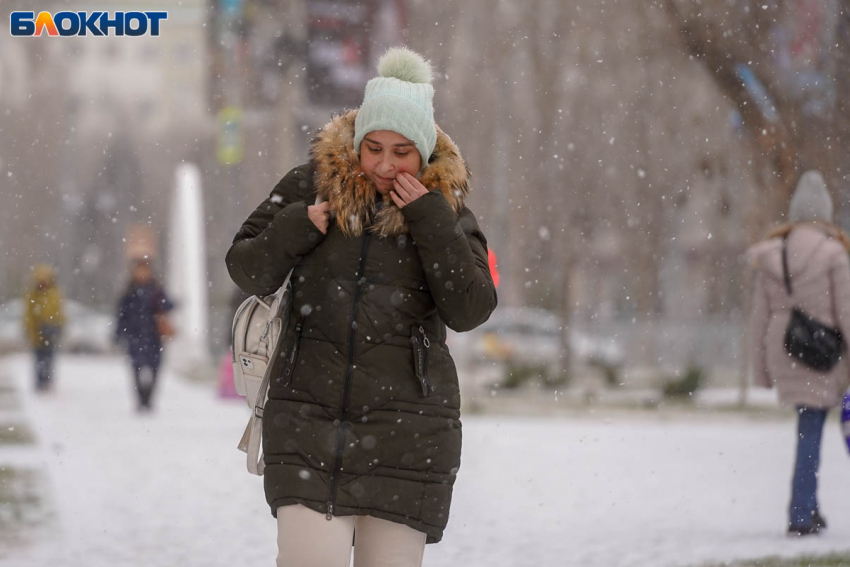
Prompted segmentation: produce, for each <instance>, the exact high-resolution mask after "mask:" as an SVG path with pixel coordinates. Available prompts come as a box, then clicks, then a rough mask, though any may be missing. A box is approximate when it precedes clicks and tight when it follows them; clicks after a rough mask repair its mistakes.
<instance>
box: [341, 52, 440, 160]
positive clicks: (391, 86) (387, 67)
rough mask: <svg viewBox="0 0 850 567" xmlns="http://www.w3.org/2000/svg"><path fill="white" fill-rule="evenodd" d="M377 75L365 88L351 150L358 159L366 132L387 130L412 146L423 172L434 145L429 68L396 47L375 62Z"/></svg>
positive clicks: (426, 64)
mask: <svg viewBox="0 0 850 567" xmlns="http://www.w3.org/2000/svg"><path fill="white" fill-rule="evenodd" d="M378 75H379V76H378V77H375V78H374V79H372V80H370V81H369V82H368V83H367V84H366V94H365V96H364V97H363V104H362V105H361V106H360V110H359V111H358V113H357V118H356V119H355V120H354V149H355V150H356V151H357V153H358V155H359V154H360V143H361V142H362V141H363V138H364V137H365V136H366V134H368V133H369V132H374V131H375V130H391V131H393V132H398V133H399V134H401V135H402V136H404V137H405V138H407V139H408V140H410V141H411V142H413V143H414V144H416V149H417V150H419V155H420V156H422V167H423V168H424V167H425V166H426V165H427V164H428V159H429V158H430V157H431V154H432V153H433V152H434V146H435V145H436V144H437V128H436V126H435V125H434V87H433V86H431V81H432V79H433V74H432V72H431V64H430V63H428V61H426V60H425V59H424V58H423V57H422V56H421V55H419V54H418V53H416V52H414V51H411V50H410V49H407V48H406V47H396V48H392V49H390V50H388V51H387V52H386V53H385V54H384V55H383V56H382V57H381V59H380V61H378Z"/></svg>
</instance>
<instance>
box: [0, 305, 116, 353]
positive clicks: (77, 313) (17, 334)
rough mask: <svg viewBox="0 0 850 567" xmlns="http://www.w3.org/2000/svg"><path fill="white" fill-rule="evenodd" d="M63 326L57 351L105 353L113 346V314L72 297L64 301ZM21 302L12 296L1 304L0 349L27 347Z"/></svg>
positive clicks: (28, 346)
mask: <svg viewBox="0 0 850 567" xmlns="http://www.w3.org/2000/svg"><path fill="white" fill-rule="evenodd" d="M63 309H64V312H65V328H64V329H63V331H62V338H61V340H60V342H59V348H60V350H63V351H67V352H74V353H107V352H110V351H111V350H112V348H113V346H112V337H113V335H114V333H115V327H114V325H115V322H114V320H113V319H114V318H113V316H112V315H110V314H107V313H103V312H101V311H97V310H95V309H92V308H91V307H88V306H86V305H83V304H82V303H80V302H79V301H75V300H73V299H65V300H64V302H63ZM23 316H24V302H23V300H22V299H13V300H11V301H8V302H6V303H4V304H2V305H0V352H12V351H22V350H27V349H29V348H30V345H29V341H27V337H26V333H25V331H24V323H23Z"/></svg>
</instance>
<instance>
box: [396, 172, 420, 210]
mask: <svg viewBox="0 0 850 567" xmlns="http://www.w3.org/2000/svg"><path fill="white" fill-rule="evenodd" d="M393 188H394V189H393V190H392V192H390V197H392V198H393V202H395V204H396V205H398V208H399V209H403V208H404V206H405V205H409V204H410V203H412V202H413V201H415V200H416V199H418V198H419V197H421V196H422V195H425V194H427V193H428V190H427V189H426V188H425V186H424V185H422V184H421V183H420V182H419V180H418V179H416V178H415V177H413V176H412V175H410V174H409V173H399V174H398V176H397V177H396V178H395V179H394V180H393Z"/></svg>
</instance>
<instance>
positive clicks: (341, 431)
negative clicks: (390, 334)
mask: <svg viewBox="0 0 850 567" xmlns="http://www.w3.org/2000/svg"><path fill="white" fill-rule="evenodd" d="M369 236H370V235H369V233H366V235H365V236H364V237H363V247H362V249H361V250H360V265H359V266H358V268H357V282H356V284H355V285H356V287H355V288H354V305H353V306H352V309H351V321H350V322H349V325H348V366H346V368H345V384H344V385H343V392H342V415H341V416H340V421H339V426H338V427H337V433H336V459H335V460H334V469H333V472H332V473H331V492H330V496H329V498H328V505H327V513H326V514H325V518H326V519H327V520H328V521H330V520H332V519H333V517H334V504H335V503H336V488H337V487H336V484H337V480H338V477H339V471H340V469H341V468H342V452H343V450H344V449H345V447H344V445H343V444H344V443H345V423H346V422H347V421H348V398H349V396H350V395H351V372H352V370H353V369H354V338H355V335H356V333H357V329H356V328H355V326H354V325H355V323H356V322H357V313H358V311H359V309H360V290H361V289H362V287H363V283H364V282H361V281H360V280H361V279H362V278H363V272H364V270H365V268H366V253H367V251H368V248H369Z"/></svg>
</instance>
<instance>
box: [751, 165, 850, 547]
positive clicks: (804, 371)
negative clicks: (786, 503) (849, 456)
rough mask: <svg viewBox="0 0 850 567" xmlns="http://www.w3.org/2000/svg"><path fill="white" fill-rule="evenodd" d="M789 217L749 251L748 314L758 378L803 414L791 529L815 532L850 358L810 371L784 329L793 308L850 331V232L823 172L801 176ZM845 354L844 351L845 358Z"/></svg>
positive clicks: (818, 527)
mask: <svg viewBox="0 0 850 567" xmlns="http://www.w3.org/2000/svg"><path fill="white" fill-rule="evenodd" d="M788 218H789V220H790V221H791V222H790V224H786V225H784V226H781V227H779V228H777V229H774V230H773V231H772V232H771V233H770V234H769V236H768V238H767V239H766V240H764V241H762V242H759V243H758V244H756V245H754V246H753V247H752V248H750V250H749V253H748V255H749V259H750V261H751V263H752V265H753V267H754V268H755V282H754V285H755V289H754V295H753V310H752V314H751V319H750V332H751V333H752V335H751V339H752V340H751V344H752V348H753V351H752V360H753V370H754V376H755V382H756V384H758V385H760V386H764V387H766V388H771V387H774V386H775V387H776V389H777V392H778V394H779V400H780V401H781V402H782V403H783V404H784V405H788V406H792V407H795V408H796V409H797V413H798V439H797V458H796V465H795V469H794V478H793V482H792V495H791V504H790V509H789V523H788V531H789V533H791V534H793V535H809V534H812V533H817V532H818V531H819V530H821V529H823V528H825V527H826V522H825V521H824V519H823V517H822V516H821V515H820V511H819V507H818V502H817V470H818V466H819V461H820V444H821V434H822V432H823V424H824V421H825V419H826V415H827V412H828V411H829V409H831V408H833V407H835V406H837V405H838V404H840V403H841V400H842V397H843V394H844V391H845V390H846V388H847V385H848V365H847V362H846V360H842V361H840V362H839V363H838V364H837V365H835V366H834V367H833V368H832V369H831V370H830V371H828V372H819V371H816V370H812V369H810V368H808V367H807V366H805V365H803V364H802V363H800V362H799V361H798V360H797V359H795V358H792V357H790V356H789V355H788V354H787V353H786V351H785V346H784V343H785V331H786V329H787V327H788V322H789V320H790V316H791V310H792V308H794V307H798V308H800V309H802V310H803V311H804V312H805V313H806V314H808V315H809V316H811V317H812V318H814V319H815V320H817V321H818V322H820V323H823V324H824V325H827V326H829V327H832V328H836V329H838V330H840V331H841V332H842V334H843V335H844V337H845V340H846V339H847V338H848V337H850V334H848V331H850V258H848V250H850V239H848V238H847V236H846V235H845V234H844V233H843V232H842V231H841V230H840V229H839V228H838V227H837V226H836V225H835V224H833V216H832V199H831V197H830V195H829V191H828V189H827V187H826V183H825V182H824V180H823V177H822V176H821V174H820V173H818V172H817V171H808V172H806V173H805V174H803V176H802V177H801V178H800V181H799V183H798V185H797V190H796V191H795V193H794V196H793V198H792V199H791V205H790V208H789V215H788ZM783 241H785V242H786V246H787V261H788V273H789V274H790V284H791V294H790V295H789V293H788V290H787V287H786V285H785V279H784V277H785V276H784V273H785V272H784V271H783V263H782V248H783ZM844 358H845V359H846V353H845V357H844Z"/></svg>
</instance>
